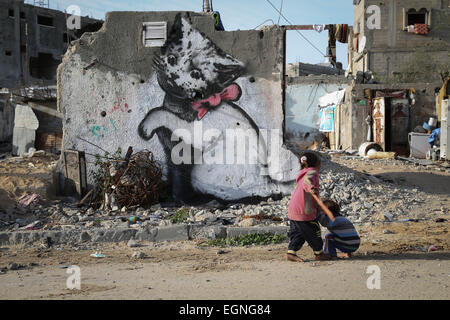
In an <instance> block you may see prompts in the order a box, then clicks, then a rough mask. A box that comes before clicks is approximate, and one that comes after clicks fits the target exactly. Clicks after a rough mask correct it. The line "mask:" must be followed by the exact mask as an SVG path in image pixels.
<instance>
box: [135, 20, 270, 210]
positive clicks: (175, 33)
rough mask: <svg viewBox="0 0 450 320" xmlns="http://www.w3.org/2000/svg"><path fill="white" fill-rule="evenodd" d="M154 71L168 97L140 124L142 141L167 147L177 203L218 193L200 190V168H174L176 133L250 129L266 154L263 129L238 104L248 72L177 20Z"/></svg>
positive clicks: (203, 144)
mask: <svg viewBox="0 0 450 320" xmlns="http://www.w3.org/2000/svg"><path fill="white" fill-rule="evenodd" d="M154 68H155V70H156V74H157V80H158V84H159V86H160V87H161V88H162V89H163V90H164V92H165V93H166V95H165V98H164V103H163V106H161V107H158V108H154V109H151V110H150V111H149V112H148V114H147V115H146V116H145V118H144V119H143V121H142V122H141V123H140V125H139V128H138V132H139V135H140V137H142V138H143V139H144V140H150V139H152V138H153V137H154V136H155V135H156V136H157V138H158V140H159V142H160V143H161V145H162V146H163V149H164V153H165V156H166V161H167V163H168V179H169V182H170V183H171V185H172V187H173V190H172V191H173V195H174V198H176V199H178V200H181V201H184V202H192V201H193V202H195V201H196V200H197V199H199V198H202V199H205V198H207V197H205V196H207V195H208V194H213V192H211V193H209V192H208V191H205V190H199V189H200V188H199V187H195V184H196V183H195V182H196V181H195V180H196V178H195V176H196V174H195V172H196V165H192V164H181V165H174V164H173V162H172V160H171V152H172V150H173V148H174V147H175V146H176V145H177V144H178V143H179V142H176V141H173V140H172V138H173V133H174V131H176V130H177V129H180V128H187V129H189V130H191V131H192V130H193V126H194V123H195V122H196V121H201V122H202V123H203V124H204V125H205V126H207V127H214V128H217V129H218V130H220V131H221V132H225V130H227V129H232V128H241V129H244V130H249V129H250V130H251V131H252V132H254V135H257V138H258V139H257V140H256V141H258V143H259V144H260V145H259V147H261V148H259V149H261V152H263V153H265V148H266V146H265V143H264V141H262V142H261V140H262V139H259V127H258V125H257V124H256V123H255V121H254V120H253V119H252V117H251V116H250V115H249V114H248V113H247V112H246V111H245V110H244V109H243V108H241V107H240V106H238V105H237V104H236V102H237V101H239V99H240V98H241V96H242V89H241V87H240V85H238V84H237V83H236V81H237V80H238V79H239V78H241V77H242V76H243V75H244V74H245V66H244V64H243V63H242V62H240V61H238V60H237V59H235V58H234V57H232V56H230V55H229V54H226V53H225V52H223V50H221V49H220V48H219V47H217V46H216V45H215V44H214V43H213V42H212V41H211V40H210V39H208V38H207V37H206V36H204V35H202V34H201V33H200V32H199V31H198V30H196V29H194V28H192V26H191V24H190V23H189V22H188V20H187V19H186V18H184V17H182V16H181V14H178V15H177V17H176V19H175V22H174V24H173V27H172V30H171V32H170V35H169V37H168V40H167V43H166V46H165V47H163V48H162V50H161V55H159V56H156V57H155V58H154ZM230 119H231V120H230ZM251 147H256V148H258V146H251ZM191 148H192V149H191V151H192V152H191V154H195V152H194V148H196V149H201V150H205V149H210V148H211V143H210V144H209V145H208V143H207V142H204V141H202V142H201V143H200V144H195V143H194V144H192V145H191ZM262 163H265V162H264V161H263V162H262ZM261 167H264V165H261ZM197 170H198V169H197ZM230 174H233V173H230ZM240 174H241V175H245V174H246V172H245V171H244V172H242V173H240ZM235 176H237V174H235ZM269 178H270V177H269ZM197 185H198V183H197ZM234 188H236V186H234Z"/></svg>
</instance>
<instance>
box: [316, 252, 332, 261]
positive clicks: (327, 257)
mask: <svg viewBox="0 0 450 320" xmlns="http://www.w3.org/2000/svg"><path fill="white" fill-rule="evenodd" d="M315 260H316V261H328V260H331V257H330V255H328V254H325V253H321V254H318V255H316V258H315Z"/></svg>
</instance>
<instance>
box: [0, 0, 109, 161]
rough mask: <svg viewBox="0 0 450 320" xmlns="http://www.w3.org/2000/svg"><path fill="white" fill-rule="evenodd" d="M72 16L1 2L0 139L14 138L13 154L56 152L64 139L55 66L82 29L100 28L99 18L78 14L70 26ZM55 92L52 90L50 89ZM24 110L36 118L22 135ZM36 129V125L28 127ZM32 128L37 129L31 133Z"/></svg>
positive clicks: (7, 0) (11, 140)
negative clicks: (75, 23)
mask: <svg viewBox="0 0 450 320" xmlns="http://www.w3.org/2000/svg"><path fill="white" fill-rule="evenodd" d="M69 17H70V15H67V14H66V13H64V12H61V11H58V10H52V9H49V8H48V7H41V6H35V5H31V4H26V3H24V1H20V0H19V1H17V0H2V1H1V2H0V71H1V72H0V88H4V89H3V91H2V94H1V98H0V124H1V127H0V143H11V142H13V147H12V151H13V154H14V155H21V154H23V153H26V152H28V148H30V147H33V148H36V149H39V150H45V151H49V152H55V151H58V150H60V148H61V141H62V120H61V116H59V113H58V112H57V110H56V94H55V93H54V92H55V89H56V70H57V67H58V65H59V64H60V63H61V60H62V56H63V55H64V53H65V52H66V50H67V48H68V47H69V46H70V42H71V41H73V40H75V39H77V38H79V37H80V36H81V34H82V33H84V32H85V31H95V30H98V29H99V28H100V27H101V25H102V21H99V20H96V19H91V18H89V17H79V18H80V28H79V29H73V30H69V28H68V26H67V20H68V19H69ZM52 91H53V93H52ZM16 106H21V107H20V108H19V109H21V108H27V112H28V113H29V114H30V115H31V113H33V114H34V115H35V116H36V117H37V119H38V127H37V128H35V129H29V128H27V130H31V131H33V133H31V131H30V133H29V134H22V133H23V132H24V131H23V129H24V127H17V128H15V123H16V122H17V123H19V124H20V125H21V126H23V125H24V122H23V119H17V121H16V120H15V114H16V113H17V114H19V115H22V114H25V113H23V112H20V111H18V110H16ZM31 126H32V128H34V127H35V125H34V123H33V124H32V125H31ZM35 131H36V132H35Z"/></svg>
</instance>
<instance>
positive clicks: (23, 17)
mask: <svg viewBox="0 0 450 320" xmlns="http://www.w3.org/2000/svg"><path fill="white" fill-rule="evenodd" d="M20 19H25V12H23V11H22V12H20Z"/></svg>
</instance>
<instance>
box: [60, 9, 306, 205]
mask: <svg viewBox="0 0 450 320" xmlns="http://www.w3.org/2000/svg"><path fill="white" fill-rule="evenodd" d="M144 22H167V24H168V34H169V35H168V40H167V42H166V47H164V48H151V47H144V46H143V41H142V28H143V27H142V23H144ZM282 35H283V32H282V30H281V29H280V28H278V27H276V26H274V27H270V28H266V29H264V30H263V31H255V30H252V31H233V32H220V31H215V29H214V24H213V19H212V17H211V16H209V15H204V14H198V13H193V12H182V13H177V12H139V13H138V12H111V13H108V14H107V16H106V21H105V24H104V26H103V28H102V29H101V30H100V31H99V32H97V33H94V34H87V33H86V34H84V36H83V37H82V38H81V39H80V40H79V41H76V42H75V45H74V47H73V48H72V49H71V50H69V51H68V52H67V54H66V56H65V57H64V59H63V63H62V64H61V65H60V67H59V68H58V108H59V110H60V111H61V112H62V113H63V117H64V118H63V124H64V138H63V148H64V149H76V150H82V151H85V152H87V153H88V155H87V156H88V162H92V158H93V157H92V156H89V154H102V153H103V152H102V151H101V150H99V148H97V147H95V146H93V145H92V144H89V143H87V142H85V141H83V140H87V141H89V142H91V143H93V144H96V145H98V146H101V148H103V149H105V150H107V151H109V152H114V151H116V150H117V148H118V147H121V148H122V150H126V149H127V148H128V146H133V148H134V151H139V150H142V149H149V150H151V151H152V152H153V153H154V154H155V156H156V158H157V159H159V160H161V162H162V163H163V165H164V168H165V174H166V177H167V179H168V180H169V182H171V184H172V186H173V190H172V191H173V195H174V197H175V198H177V199H179V200H183V201H190V200H192V199H199V198H200V199H206V198H208V197H214V198H218V199H225V200H235V199H242V198H247V197H252V196H263V197H265V196H270V195H273V194H278V193H289V192H291V191H292V187H293V180H294V179H295V175H296V174H297V172H298V169H299V167H298V160H297V158H296V157H295V155H293V154H292V153H291V152H289V151H287V150H286V149H284V148H282V147H281V146H277V144H279V145H281V144H282V139H283V136H282V134H283V121H284V114H283V108H282V100H283V99H282V85H281V78H282V76H281V72H282V69H283V44H282ZM224 90H225V91H224ZM219 96H220V98H219ZM213 98H214V99H213ZM204 99H209V100H208V101H209V103H206V102H205V101H203V104H202V103H201V100H204ZM200 127H202V131H203V133H204V134H205V135H206V136H204V137H203V138H202V137H201V136H200V137H199V139H197V138H193V136H194V135H196V133H198V132H200ZM179 129H183V130H182V131H180V130H179ZM230 129H231V130H239V129H241V130H245V132H247V130H249V131H248V135H249V137H250V138H251V139H255V138H256V139H257V138H258V137H259V138H260V139H259V143H258V142H256V143H254V141H255V140H251V141H253V142H251V141H250V142H249V143H248V144H247V145H245V146H244V150H245V151H246V152H247V154H248V152H249V151H253V150H255V149H257V150H258V155H257V159H252V160H253V161H255V160H256V161H255V162H254V164H252V162H251V161H249V160H250V159H245V160H246V161H245V163H244V164H239V162H238V161H235V162H233V163H229V164H221V163H223V162H224V158H225V156H232V157H234V156H236V155H239V154H242V153H240V152H239V150H235V149H234V147H229V146H228V144H227V143H229V142H232V140H231V138H229V136H227V133H228V131H227V130H230ZM262 129H265V130H269V131H268V137H267V138H266V137H264V134H263V133H261V134H260V130H262ZM233 132H236V131H233ZM208 134H209V137H207V135H208ZM189 137H191V139H192V141H191V142H192V145H193V147H195V150H191V149H190V147H187V146H186V148H185V149H183V148H182V147H183V145H182V144H180V141H181V142H183V143H185V144H186V145H187V144H188V142H189V141H188V140H189ZM80 138H81V139H80ZM172 138H174V139H181V140H177V141H172ZM265 148H266V149H267V150H268V151H269V153H270V154H271V155H274V156H276V158H278V159H281V163H279V165H278V164H277V163H276V162H277V161H276V160H275V158H273V159H272V158H270V159H268V162H269V164H268V166H265V165H264V164H263V163H264V162H265V159H264V156H263V155H262V154H261V151H264V149H265ZM180 149H183V151H182V152H181V153H182V155H183V156H188V155H189V154H190V153H191V155H195V156H196V157H195V160H196V163H195V164H186V163H187V162H188V160H192V159H188V160H187V161H186V162H185V163H184V164H179V163H176V159H175V158H176V157H175V158H174V157H173V154H176V155H179V154H180ZM199 151H203V153H201V152H199ZM222 152H223V156H221V153H222ZM202 155H203V157H202ZM89 157H90V158H89ZM214 157H216V158H215V159H216V160H217V162H219V163H220V164H214V163H211V158H214ZM188 158H190V157H188ZM89 159H90V160H91V161H90V160H89ZM266 160H267V159H266ZM92 170H94V167H93V166H92V164H89V167H88V176H89V182H90V183H92V182H93V181H92V178H91V174H90V173H91V172H92Z"/></svg>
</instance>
